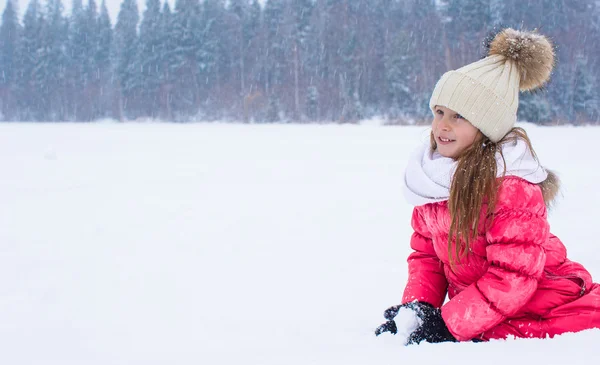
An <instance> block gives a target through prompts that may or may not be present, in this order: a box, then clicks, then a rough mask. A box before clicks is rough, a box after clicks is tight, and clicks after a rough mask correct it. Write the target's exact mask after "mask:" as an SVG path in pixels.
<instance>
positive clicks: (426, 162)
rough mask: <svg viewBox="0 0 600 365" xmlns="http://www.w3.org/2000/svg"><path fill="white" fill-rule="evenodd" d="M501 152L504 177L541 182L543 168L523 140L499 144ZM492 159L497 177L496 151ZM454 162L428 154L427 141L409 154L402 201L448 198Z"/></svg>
mask: <svg viewBox="0 0 600 365" xmlns="http://www.w3.org/2000/svg"><path fill="white" fill-rule="evenodd" d="M502 152H503V154H504V160H505V161H506V174H505V176H518V177H521V178H523V179H525V180H527V181H529V182H531V183H534V184H538V183H541V182H542V181H544V180H546V178H547V177H548V173H547V172H546V170H545V169H544V168H543V167H542V166H541V165H540V164H539V162H538V161H536V160H535V158H533V155H532V154H531V151H530V150H529V148H528V147H527V143H525V141H524V140H522V139H518V140H517V142H516V143H511V142H509V143H505V144H503V145H502ZM496 161H497V162H498V176H499V177H500V176H502V171H503V170H504V164H503V162H502V158H501V157H500V153H497V154H496ZM456 164H457V162H456V161H455V160H453V159H451V158H449V157H444V156H442V155H440V154H439V153H438V152H437V151H434V152H433V154H432V153H431V150H430V146H429V140H428V141H427V142H426V143H424V144H423V145H422V146H420V147H419V148H418V149H417V150H416V151H415V153H414V154H413V155H412V156H411V158H410V160H409V163H408V166H407V168H406V172H405V174H404V196H405V197H406V200H408V202H409V203H410V204H412V205H414V206H418V205H423V204H427V203H435V202H440V201H444V200H448V198H449V197H450V185H451V183H452V176H453V175H454V171H455V170H456Z"/></svg>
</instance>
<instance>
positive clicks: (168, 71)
mask: <svg viewBox="0 0 600 365" xmlns="http://www.w3.org/2000/svg"><path fill="white" fill-rule="evenodd" d="M173 21H174V16H173V14H172V13H171V7H170V6H169V2H168V1H165V2H164V5H163V8H162V12H161V14H160V23H159V31H158V33H159V34H160V35H161V39H160V43H159V50H158V56H159V80H160V85H159V97H158V100H159V107H160V116H161V117H162V118H165V119H167V120H172V119H173V107H172V103H171V99H172V91H173V86H174V83H175V77H176V75H175V73H174V72H173V71H174V70H175V62H176V60H175V57H174V56H175V43H176V39H177V38H176V35H175V34H174V24H173Z"/></svg>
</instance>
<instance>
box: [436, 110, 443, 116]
mask: <svg viewBox="0 0 600 365" xmlns="http://www.w3.org/2000/svg"><path fill="white" fill-rule="evenodd" d="M435 113H436V114H439V115H444V111H443V110H440V109H438V110H436V111H435Z"/></svg>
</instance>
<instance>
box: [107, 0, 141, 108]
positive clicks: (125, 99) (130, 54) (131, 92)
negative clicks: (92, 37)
mask: <svg viewBox="0 0 600 365" xmlns="http://www.w3.org/2000/svg"><path fill="white" fill-rule="evenodd" d="M139 18H140V16H139V11H138V6H137V1H136V0H123V2H122V3H121V8H120V10H119V15H118V16H117V23H116V24H115V31H114V42H113V46H114V57H115V61H114V65H115V76H116V79H117V82H118V84H117V90H116V92H117V95H118V103H119V104H118V105H119V110H118V115H117V117H118V119H119V120H124V119H125V118H127V119H129V118H135V117H137V110H136V105H135V104H136V100H135V98H136V92H137V91H138V90H139V87H140V79H139V75H140V73H139V67H138V66H139V65H136V63H135V61H136V60H138V58H137V52H138V44H139V42H138V35H137V26H138V22H139Z"/></svg>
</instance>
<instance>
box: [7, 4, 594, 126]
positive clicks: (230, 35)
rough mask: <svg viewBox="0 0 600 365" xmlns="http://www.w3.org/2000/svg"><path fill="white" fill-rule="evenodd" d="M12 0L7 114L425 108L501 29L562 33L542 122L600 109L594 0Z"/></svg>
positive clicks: (267, 116)
mask: <svg viewBox="0 0 600 365" xmlns="http://www.w3.org/2000/svg"><path fill="white" fill-rule="evenodd" d="M13 1H16V0H8V2H7V5H6V7H5V9H4V11H3V14H2V24H1V25H0V120H5V121H93V120H98V119H103V118H114V119H117V120H122V121H123V120H132V119H138V118H156V119H161V120H167V121H177V122H186V121H194V120H235V121H243V122H255V123H260V122H306V123H308V122H320V121H334V122H341V123H353V122H356V121H358V120H360V119H363V118H369V117H373V116H384V117H385V118H386V119H387V120H388V121H390V123H394V122H398V123H404V122H414V121H420V120H424V119H427V118H429V113H430V112H429V111H428V107H427V102H428V100H429V97H430V95H431V91H432V90H433V87H434V85H435V82H436V81H437V80H438V79H439V77H440V76H441V75H442V74H443V73H444V72H445V71H447V70H449V69H455V68H458V67H460V66H462V65H464V64H466V63H470V62H473V61H475V60H477V59H479V58H481V57H483V56H484V55H485V52H486V50H485V44H484V43H485V42H483V40H484V39H490V37H491V36H492V35H493V34H494V33H495V32H497V31H498V30H499V29H501V28H502V27H507V26H510V27H513V28H516V29H540V31H541V32H543V33H544V34H546V35H548V36H549V37H550V38H552V40H553V41H554V42H555V44H556V45H557V48H556V52H557V65H556V68H555V72H554V73H553V75H552V79H551V82H550V83H549V84H548V86H547V87H546V88H545V89H543V90H540V91H538V92H534V93H527V94H524V95H522V97H521V107H520V110H519V113H520V115H519V117H520V118H521V119H523V120H528V121H530V122H535V123H576V124H581V123H598V122H599V120H600V102H599V100H598V99H599V97H600V92H599V91H598V90H599V89H600V88H599V86H600V80H599V76H600V75H599V71H598V70H599V69H600V67H599V66H600V60H599V57H598V56H599V55H600V49H599V48H600V42H599V41H600V5H597V4H596V1H594V0H561V1H556V0H538V1H523V0H446V1H441V0H266V1H265V2H264V4H261V3H260V2H259V1H258V0H228V1H225V0H176V1H175V5H174V7H173V9H171V7H170V5H169V3H168V2H164V3H161V0H147V2H146V9H145V10H144V12H143V14H140V11H139V9H138V5H137V1H136V0H123V2H122V3H121V7H120V11H119V13H118V16H117V19H116V22H115V23H114V25H113V24H112V21H111V19H110V17H109V14H108V11H107V8H106V4H105V3H104V1H103V2H102V3H101V4H100V5H99V6H98V4H97V3H96V2H95V0H88V1H87V3H86V4H85V5H84V4H83V2H82V0H73V4H72V11H71V12H70V14H65V11H64V8H63V4H62V2H61V0H47V1H46V2H44V3H41V2H40V0H30V2H29V4H28V6H27V8H26V10H25V13H24V15H23V17H22V19H20V18H19V16H18V14H17V11H16V9H15V6H14V3H13Z"/></svg>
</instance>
